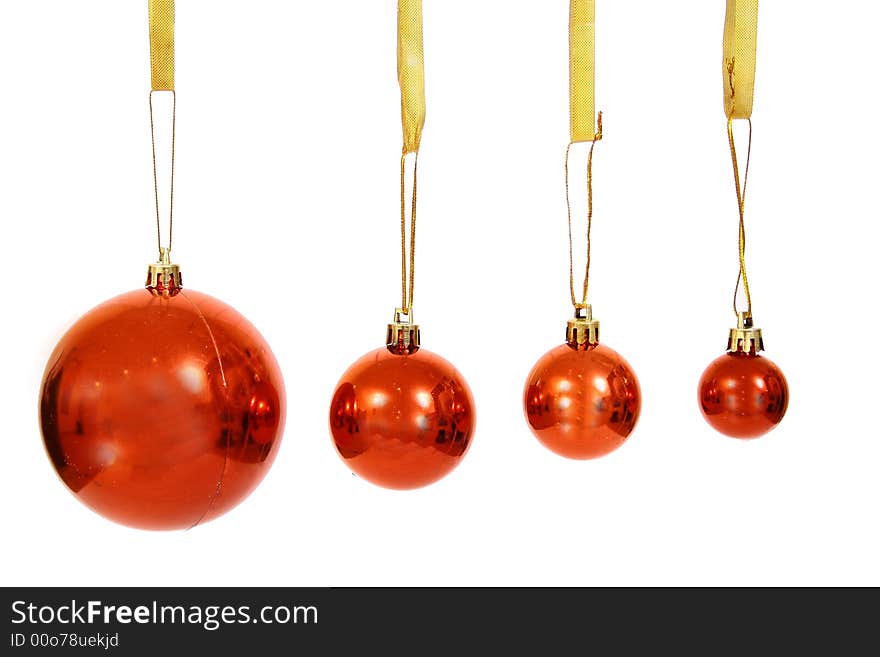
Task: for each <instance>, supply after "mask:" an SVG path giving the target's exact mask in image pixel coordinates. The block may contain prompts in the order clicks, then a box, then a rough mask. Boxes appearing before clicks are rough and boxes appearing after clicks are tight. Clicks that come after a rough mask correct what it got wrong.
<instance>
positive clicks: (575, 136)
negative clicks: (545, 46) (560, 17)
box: [568, 0, 602, 143]
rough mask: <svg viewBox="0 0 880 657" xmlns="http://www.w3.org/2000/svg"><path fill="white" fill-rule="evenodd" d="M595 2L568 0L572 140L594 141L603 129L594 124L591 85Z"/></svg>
mask: <svg viewBox="0 0 880 657" xmlns="http://www.w3.org/2000/svg"><path fill="white" fill-rule="evenodd" d="M595 15H596V3H595V0H571V4H570V6H569V16H568V52H569V58H568V67H569V99H570V102H571V104H570V119H571V142H572V143H575V142H579V141H596V140H598V139H601V134H602V131H601V129H599V128H597V126H596V110H595V107H594V104H593V102H594V101H593V94H594V91H593V88H594V86H595V78H596V64H595V53H596V27H595Z"/></svg>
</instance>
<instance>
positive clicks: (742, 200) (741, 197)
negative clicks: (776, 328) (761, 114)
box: [727, 116, 752, 319]
mask: <svg viewBox="0 0 880 657" xmlns="http://www.w3.org/2000/svg"><path fill="white" fill-rule="evenodd" d="M733 121H734V118H733V116H728V117H727V141H728V144H729V146H730V159H731V162H732V164H733V184H734V187H735V188H736V201H737V209H738V211H739V273H738V274H737V277H736V286H735V287H734V290H733V312H734V314H736V315H737V316H739V315H740V311H739V308H738V307H737V296H738V295H739V286H740V281H742V287H743V294H744V295H745V299H746V309H745V311H744V312H743V315H744V316H746V317H748V318H749V319H751V316H752V295H751V292H750V290H749V277H748V274H747V272H746V228H745V204H746V185H747V184H748V181H749V162H750V161H751V155H752V119H751V118H746V119H745V121H747V122H748V127H749V133H748V142H747V147H746V165H745V169H744V170H743V176H742V184H740V170H739V160H738V158H737V154H736V139H735V137H734V134H733Z"/></svg>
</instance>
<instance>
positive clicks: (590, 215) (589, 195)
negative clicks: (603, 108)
mask: <svg viewBox="0 0 880 657" xmlns="http://www.w3.org/2000/svg"><path fill="white" fill-rule="evenodd" d="M597 123H598V132H597V133H596V134H595V135H594V136H593V140H592V142H591V143H590V153H589V155H588V156H587V261H586V264H585V266H584V285H583V290H582V295H581V300H580V301H578V300H577V297H576V296H575V293H574V239H573V237H572V233H571V197H570V194H569V185H568V157H569V154H570V153H571V147H572V145H573V144H574V143H575V142H569V144H568V146H567V147H566V149H565V206H566V209H567V211H568V289H569V292H570V293H571V303H572V305H573V306H574V307H575V309H578V308H584V307H586V305H587V293H588V291H589V289H590V243H591V240H590V233H591V231H592V228H593V149H594V148H595V147H596V142H597V141H599V140H600V139H602V112H599V114H598V118H597Z"/></svg>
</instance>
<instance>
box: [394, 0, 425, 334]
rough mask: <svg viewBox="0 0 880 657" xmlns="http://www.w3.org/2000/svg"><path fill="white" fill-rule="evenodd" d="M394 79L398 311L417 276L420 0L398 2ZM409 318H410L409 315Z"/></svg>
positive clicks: (408, 303)
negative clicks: (409, 177) (409, 162)
mask: <svg viewBox="0 0 880 657" xmlns="http://www.w3.org/2000/svg"><path fill="white" fill-rule="evenodd" d="M397 81H398V83H399V84H400V117H401V123H402V125H403V154H402V155H401V157H400V286H401V302H400V311H401V313H402V314H403V315H407V316H409V315H410V313H411V312H412V301H413V288H414V287H415V276H416V273H415V272H416V189H417V181H418V168H419V144H420V143H421V140H422V128H424V127H425V54H424V45H423V39H422V0H398V2H397ZM409 153H414V154H415V155H414V158H413V184H412V197H411V199H410V231H409V233H410V237H409V263H408V264H409V272H408V274H409V276H408V278H409V282H408V283H407V248H406V156H407V155H408V154H409ZM410 319H411V318H410Z"/></svg>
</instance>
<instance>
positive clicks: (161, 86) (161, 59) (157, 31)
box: [148, 0, 174, 91]
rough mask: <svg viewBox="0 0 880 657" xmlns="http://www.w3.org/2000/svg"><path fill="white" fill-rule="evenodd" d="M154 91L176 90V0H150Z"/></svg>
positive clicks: (151, 68) (151, 70)
mask: <svg viewBox="0 0 880 657" xmlns="http://www.w3.org/2000/svg"><path fill="white" fill-rule="evenodd" d="M148 2H149V12H150V72H151V78H152V88H153V91H173V90H174V0H148Z"/></svg>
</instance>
